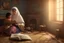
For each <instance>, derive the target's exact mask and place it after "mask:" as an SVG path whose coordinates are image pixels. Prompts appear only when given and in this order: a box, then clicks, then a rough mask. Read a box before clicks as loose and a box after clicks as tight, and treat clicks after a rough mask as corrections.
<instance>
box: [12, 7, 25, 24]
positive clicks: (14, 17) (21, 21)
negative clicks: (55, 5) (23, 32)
mask: <svg viewBox="0 0 64 43" xmlns="http://www.w3.org/2000/svg"><path fill="white" fill-rule="evenodd" d="M12 9H16V13H15V14H12V11H11V14H12V20H15V21H16V22H17V23H18V24H22V25H24V23H25V22H24V19H23V17H22V16H21V14H20V12H19V10H18V8H17V7H13V8H12Z"/></svg>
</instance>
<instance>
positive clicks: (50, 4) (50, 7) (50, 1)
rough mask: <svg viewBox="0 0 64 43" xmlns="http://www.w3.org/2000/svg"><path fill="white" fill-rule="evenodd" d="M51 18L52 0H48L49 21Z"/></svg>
mask: <svg viewBox="0 0 64 43" xmlns="http://www.w3.org/2000/svg"><path fill="white" fill-rule="evenodd" d="M52 18H53V1H52V0H49V21H51V20H52Z"/></svg>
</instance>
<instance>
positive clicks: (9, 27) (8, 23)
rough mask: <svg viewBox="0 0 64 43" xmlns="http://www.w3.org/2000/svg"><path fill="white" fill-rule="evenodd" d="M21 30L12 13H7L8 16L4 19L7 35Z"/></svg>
mask: <svg viewBox="0 0 64 43" xmlns="http://www.w3.org/2000/svg"><path fill="white" fill-rule="evenodd" d="M20 32H21V30H20V29H19V27H18V26H16V22H14V21H12V20H11V14H10V13H7V14H6V18H5V20H4V33H5V34H7V35H11V34H15V33H20Z"/></svg>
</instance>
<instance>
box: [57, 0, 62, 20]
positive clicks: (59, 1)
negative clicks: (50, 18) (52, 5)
mask: <svg viewBox="0 0 64 43" xmlns="http://www.w3.org/2000/svg"><path fill="white" fill-rule="evenodd" d="M56 2H57V19H56V20H57V21H63V0H57V1H56Z"/></svg>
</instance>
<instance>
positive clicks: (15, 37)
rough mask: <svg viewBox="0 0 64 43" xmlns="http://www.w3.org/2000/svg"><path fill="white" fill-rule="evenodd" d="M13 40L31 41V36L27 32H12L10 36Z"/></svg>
mask: <svg viewBox="0 0 64 43" xmlns="http://www.w3.org/2000/svg"><path fill="white" fill-rule="evenodd" d="M10 39H11V40H18V41H21V40H23V41H31V40H32V39H31V37H30V36H29V35H27V34H21V33H17V34H11V36H10Z"/></svg>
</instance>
